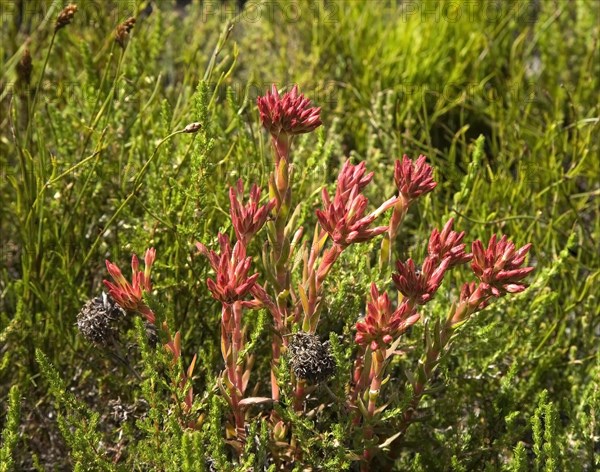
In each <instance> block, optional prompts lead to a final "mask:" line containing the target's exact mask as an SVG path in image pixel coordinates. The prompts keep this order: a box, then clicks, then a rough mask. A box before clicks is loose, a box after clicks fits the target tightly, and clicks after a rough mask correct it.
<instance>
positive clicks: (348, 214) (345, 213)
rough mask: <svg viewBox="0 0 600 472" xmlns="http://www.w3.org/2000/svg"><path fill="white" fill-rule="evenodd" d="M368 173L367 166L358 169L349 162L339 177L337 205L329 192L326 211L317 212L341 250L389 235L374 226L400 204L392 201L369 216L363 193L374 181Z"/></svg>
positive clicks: (325, 193)
mask: <svg viewBox="0 0 600 472" xmlns="http://www.w3.org/2000/svg"><path fill="white" fill-rule="evenodd" d="M365 171H366V169H365V163H364V162H361V163H360V164H358V165H356V166H355V165H352V164H350V162H348V161H346V163H345V164H344V166H343V167H342V170H341V171H340V175H339V177H338V183H337V188H336V191H335V197H334V199H333V202H332V201H331V199H330V198H329V193H328V192H327V189H323V193H322V196H323V202H324V203H325V209H324V210H317V218H318V220H319V223H320V224H321V226H322V228H323V229H324V230H325V231H326V232H327V233H328V234H329V236H331V239H332V240H333V241H334V242H335V243H336V244H338V245H339V246H341V247H346V246H348V245H350V244H352V243H358V242H363V241H368V240H370V239H372V238H374V237H375V236H377V235H380V234H382V233H384V232H385V231H387V226H377V227H375V228H371V223H373V221H374V220H375V219H376V218H377V216H379V214H380V213H382V212H383V211H385V210H386V209H387V208H389V207H391V206H393V204H394V203H395V202H396V200H395V199H390V200H388V201H387V202H386V203H385V204H384V205H382V206H381V207H380V208H379V209H377V210H376V211H374V212H372V213H370V214H369V215H366V216H365V210H366V208H367V205H368V203H369V201H368V199H367V197H365V196H364V195H363V194H362V193H361V191H362V190H363V189H364V188H365V187H366V186H367V184H369V182H371V179H372V178H373V173H372V172H371V173H369V174H366V175H365Z"/></svg>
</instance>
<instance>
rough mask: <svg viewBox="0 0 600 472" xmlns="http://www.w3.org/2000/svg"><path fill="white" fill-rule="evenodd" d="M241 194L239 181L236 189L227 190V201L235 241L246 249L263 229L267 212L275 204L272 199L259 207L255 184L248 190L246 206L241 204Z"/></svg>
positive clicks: (258, 190) (242, 184)
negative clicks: (248, 195)
mask: <svg viewBox="0 0 600 472" xmlns="http://www.w3.org/2000/svg"><path fill="white" fill-rule="evenodd" d="M243 194H244V182H243V181H242V179H239V180H238V181H237V185H236V187H231V188H230V189H229V201H230V203H231V208H230V210H229V212H230V214H231V222H232V224H233V228H234V230H235V235H236V237H237V240H238V241H240V242H241V244H242V245H243V246H245V247H246V246H247V245H248V243H249V242H250V240H251V239H252V238H253V237H254V235H255V234H256V233H257V232H258V231H259V230H260V229H261V228H262V227H263V225H264V224H265V221H267V218H268V217H269V212H270V211H271V210H272V209H273V208H274V207H275V204H276V203H277V202H276V200H275V199H273V200H271V201H270V202H268V203H266V204H265V205H262V206H260V188H258V186H257V185H256V184H253V185H252V188H251V189H250V200H249V201H248V203H247V204H246V205H244V204H243V202H242V196H243Z"/></svg>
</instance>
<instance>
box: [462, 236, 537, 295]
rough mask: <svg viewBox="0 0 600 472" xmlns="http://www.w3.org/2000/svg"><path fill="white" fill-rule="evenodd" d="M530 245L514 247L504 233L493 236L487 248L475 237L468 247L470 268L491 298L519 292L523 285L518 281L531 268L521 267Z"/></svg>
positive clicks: (524, 285)
mask: <svg viewBox="0 0 600 472" xmlns="http://www.w3.org/2000/svg"><path fill="white" fill-rule="evenodd" d="M530 248H531V243H529V244H526V245H525V246H523V247H522V248H520V249H518V250H516V248H515V244H514V243H513V242H512V241H508V240H507V238H506V236H502V237H501V238H500V240H499V241H498V240H497V239H496V235H493V236H492V237H491V239H490V242H489V244H488V247H487V249H485V248H484V247H483V244H482V242H481V241H479V240H477V241H475V242H474V243H473V246H472V250H473V262H472V263H471V268H472V269H473V272H474V273H475V275H476V276H477V278H479V280H480V281H481V282H482V283H483V284H485V285H486V288H487V289H488V290H489V292H490V294H491V295H492V296H494V297H501V296H502V295H504V294H506V293H519V292H522V291H523V290H525V288H527V285H526V284H524V283H522V282H521V281H522V280H523V279H524V278H525V277H526V276H527V275H528V274H529V273H530V272H532V271H533V270H534V267H521V266H522V265H523V262H524V261H525V256H526V255H527V252H528V251H529V249H530Z"/></svg>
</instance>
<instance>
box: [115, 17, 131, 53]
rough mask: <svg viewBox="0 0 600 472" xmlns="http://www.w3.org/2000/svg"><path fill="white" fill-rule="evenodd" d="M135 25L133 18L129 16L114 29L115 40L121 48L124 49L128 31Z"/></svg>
mask: <svg viewBox="0 0 600 472" xmlns="http://www.w3.org/2000/svg"><path fill="white" fill-rule="evenodd" d="M134 25H135V18H134V17H130V18H127V19H126V20H125V21H124V22H123V23H121V24H120V25H119V26H117V29H116V31H115V40H116V41H117V43H118V44H119V46H121V47H122V48H123V49H125V44H126V42H127V38H128V37H129V33H131V30H132V29H133V27H134Z"/></svg>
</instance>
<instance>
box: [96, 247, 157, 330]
mask: <svg viewBox="0 0 600 472" xmlns="http://www.w3.org/2000/svg"><path fill="white" fill-rule="evenodd" d="M155 259H156V250H155V249H154V248H151V249H148V250H147V251H146V254H145V255H144V264H145V267H144V270H143V271H141V270H138V268H139V261H138V258H137V256H136V255H135V254H134V255H133V256H132V257H131V274H132V275H131V283H129V282H127V280H125V277H123V274H122V273H121V269H119V267H118V266H117V265H115V264H113V263H112V262H110V261H109V260H108V259H107V260H106V269H107V270H108V273H109V274H110V276H111V277H112V279H113V281H114V283H113V282H109V281H108V280H104V285H105V286H106V288H107V289H108V292H109V293H110V295H111V296H112V297H113V299H114V300H115V301H116V302H117V303H118V304H119V305H120V306H121V307H122V308H124V309H126V310H128V311H131V312H137V313H140V314H141V315H143V316H144V317H145V318H146V320H147V321H148V322H149V323H154V321H155V316H154V312H153V311H152V310H151V309H150V307H149V306H148V305H146V303H145V302H144V297H143V294H144V292H150V291H152V282H151V281H150V272H151V270H152V264H154V260H155Z"/></svg>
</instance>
